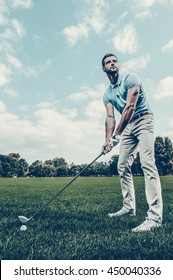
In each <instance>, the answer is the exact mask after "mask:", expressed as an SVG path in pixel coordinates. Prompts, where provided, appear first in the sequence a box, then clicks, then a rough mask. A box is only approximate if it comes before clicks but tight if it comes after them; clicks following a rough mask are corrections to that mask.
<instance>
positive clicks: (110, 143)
mask: <svg viewBox="0 0 173 280" xmlns="http://www.w3.org/2000/svg"><path fill="white" fill-rule="evenodd" d="M120 138H121V136H120V135H114V136H113V137H112V138H111V139H110V141H107V142H105V144H104V145H103V147H102V152H103V154H107V153H109V152H110V151H111V150H112V148H113V147H115V146H116V145H118V143H119V141H120Z"/></svg>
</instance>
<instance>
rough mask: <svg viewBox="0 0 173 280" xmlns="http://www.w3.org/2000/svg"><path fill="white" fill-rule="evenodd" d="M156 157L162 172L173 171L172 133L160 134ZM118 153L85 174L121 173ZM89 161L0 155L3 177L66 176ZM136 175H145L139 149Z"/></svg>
mask: <svg viewBox="0 0 173 280" xmlns="http://www.w3.org/2000/svg"><path fill="white" fill-rule="evenodd" d="M155 158H156V165H157V168H158V171H159V174H160V175H173V145H172V142H171V140H170V139H169V138H168V137H164V138H163V137H160V136H158V137H156V139H155ZM117 162H118V155H114V156H112V157H111V159H110V161H109V162H108V163H106V162H103V161H102V162H95V163H93V164H92V165H91V166H90V167H89V168H87V169H86V170H85V171H84V172H83V173H82V176H113V175H118V171H117ZM86 165H87V164H81V165H76V164H74V163H72V164H70V165H69V164H68V163H67V162H66V161H65V159H64V158H58V157H56V158H54V159H53V160H51V159H49V160H46V161H45V162H43V161H40V160H36V161H35V162H33V163H32V164H30V165H29V164H28V163H27V161H26V160H25V159H23V158H21V157H20V155H19V154H18V153H10V154H8V155H0V177H63V176H75V175H76V174H77V173H79V172H80V171H81V170H82V169H83V168H84V167H85V166H86ZM132 173H133V175H143V171H142V168H141V164H140V157H139V152H138V153H137V156H136V158H135V160H134V163H133V166H132Z"/></svg>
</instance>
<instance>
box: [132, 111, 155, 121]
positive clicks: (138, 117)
mask: <svg viewBox="0 0 173 280" xmlns="http://www.w3.org/2000/svg"><path fill="white" fill-rule="evenodd" d="M146 115H152V113H149V112H143V113H139V114H137V115H135V116H134V117H133V118H132V119H131V120H130V121H129V123H131V122H133V121H135V120H137V119H140V118H141V117H143V116H146Z"/></svg>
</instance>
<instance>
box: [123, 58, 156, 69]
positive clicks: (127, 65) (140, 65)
mask: <svg viewBox="0 0 173 280" xmlns="http://www.w3.org/2000/svg"><path fill="white" fill-rule="evenodd" d="M150 59H151V58H150V56H149V55H145V56H141V57H139V58H136V59H135V58H134V59H130V60H128V61H126V62H124V63H123V65H122V67H121V70H122V71H123V72H128V71H133V72H135V71H137V70H142V69H144V68H145V67H146V66H147V65H148V64H149V62H150Z"/></svg>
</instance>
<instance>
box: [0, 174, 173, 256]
mask: <svg viewBox="0 0 173 280" xmlns="http://www.w3.org/2000/svg"><path fill="white" fill-rule="evenodd" d="M70 179H71V178H32V179H31V178H21V179H2V178H1V179H0V215H1V221H0V226H1V228H0V234H1V238H0V257H1V260H113V259H124V260H149V259H150V260H157V259H158V260H159V259H164V260H169V259H171V260H172V259H173V250H172V248H173V234H172V231H173V177H171V176H167V177H161V182H162V188H163V200H164V217H163V218H164V221H163V227H162V228H159V229H155V230H153V231H151V232H143V233H132V232H131V229H132V228H133V227H135V226H137V225H139V224H140V223H141V222H143V221H144V219H145V216H146V211H147V204H146V199H145V191H144V179H143V177H135V178H134V181H135V190H136V198H137V216H136V217H122V218H109V217H108V213H109V212H113V211H117V210H119V209H120V208H121V206H122V196H121V190H120V185H119V178H118V177H108V178H107V177H97V178H95V177H94V178H93V177H79V178H78V179H77V180H76V181H75V182H74V183H72V184H71V185H70V186H69V188H67V189H66V190H65V191H64V192H63V193H62V194H60V196H58V197H57V198H56V199H55V200H54V201H53V202H52V203H51V204H50V205H49V206H47V207H46V208H45V209H44V210H43V211H42V212H40V213H39V214H38V215H37V216H35V217H34V219H33V220H31V221H30V222H29V223H28V225H27V226H28V229H27V231H25V232H21V231H20V226H21V224H20V222H19V220H18V215H24V216H26V217H31V216H32V215H33V214H34V213H35V212H36V211H37V210H38V209H39V208H40V207H41V206H43V204H44V203H46V202H47V201H48V200H49V199H50V198H51V197H52V196H54V195H55V194H56V192H57V191H58V190H59V189H61V188H62V187H63V186H65V184H67V183H68V182H69V181H70Z"/></svg>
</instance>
